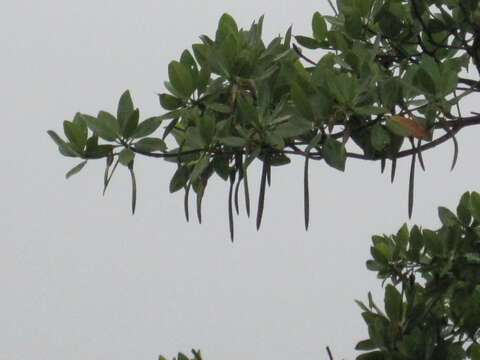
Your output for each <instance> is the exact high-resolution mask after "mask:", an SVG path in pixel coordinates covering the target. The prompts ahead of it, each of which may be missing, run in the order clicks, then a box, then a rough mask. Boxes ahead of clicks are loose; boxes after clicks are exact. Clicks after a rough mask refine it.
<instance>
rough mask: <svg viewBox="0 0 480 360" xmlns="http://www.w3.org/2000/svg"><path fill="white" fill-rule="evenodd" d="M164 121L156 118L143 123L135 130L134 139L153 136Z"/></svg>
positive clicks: (158, 117)
mask: <svg viewBox="0 0 480 360" xmlns="http://www.w3.org/2000/svg"><path fill="white" fill-rule="evenodd" d="M162 121H163V119H162V118H161V117H160V116H154V117H151V118H148V119H146V120H144V121H142V122H141V123H140V124H139V125H138V126H137V128H136V129H135V132H134V133H133V135H132V138H133V139H138V138H141V137H144V136H148V135H150V134H152V133H153V132H155V130H157V129H158V127H159V126H160V124H161V123H162Z"/></svg>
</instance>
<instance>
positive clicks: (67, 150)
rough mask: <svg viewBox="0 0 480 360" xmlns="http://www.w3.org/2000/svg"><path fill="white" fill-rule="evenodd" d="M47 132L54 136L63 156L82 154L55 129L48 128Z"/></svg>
mask: <svg viewBox="0 0 480 360" xmlns="http://www.w3.org/2000/svg"><path fill="white" fill-rule="evenodd" d="M47 134H48V135H49V136H50V137H51V138H52V140H53V141H54V142H55V143H56V144H57V145H58V151H60V153H61V154H62V155H63V156H68V157H79V156H80V155H79V154H78V153H77V152H76V151H75V150H74V149H73V148H72V146H71V145H70V144H69V143H67V142H65V141H64V140H62V139H61V138H60V136H58V135H57V133H56V132H55V131H52V130H48V131H47Z"/></svg>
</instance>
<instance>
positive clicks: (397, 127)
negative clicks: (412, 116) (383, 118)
mask: <svg viewBox="0 0 480 360" xmlns="http://www.w3.org/2000/svg"><path fill="white" fill-rule="evenodd" d="M386 125H387V129H388V130H390V131H391V132H392V133H394V134H395V135H398V136H401V137H405V136H408V135H409V132H408V129H406V128H405V127H404V126H403V125H402V124H400V123H398V122H397V121H394V120H392V119H391V118H390V117H389V116H387V122H386Z"/></svg>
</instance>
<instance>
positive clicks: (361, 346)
mask: <svg viewBox="0 0 480 360" xmlns="http://www.w3.org/2000/svg"><path fill="white" fill-rule="evenodd" d="M376 348H377V346H376V345H375V344H374V343H373V341H372V340H370V339H368V340H362V341H359V342H358V344H357V346H355V350H363V351H365V350H373V349H376Z"/></svg>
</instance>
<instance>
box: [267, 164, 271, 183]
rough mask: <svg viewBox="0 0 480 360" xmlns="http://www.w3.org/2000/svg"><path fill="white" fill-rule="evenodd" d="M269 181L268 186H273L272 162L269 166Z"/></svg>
mask: <svg viewBox="0 0 480 360" xmlns="http://www.w3.org/2000/svg"><path fill="white" fill-rule="evenodd" d="M267 183H268V186H271V184H272V167H271V166H270V163H269V164H268V166H267Z"/></svg>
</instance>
